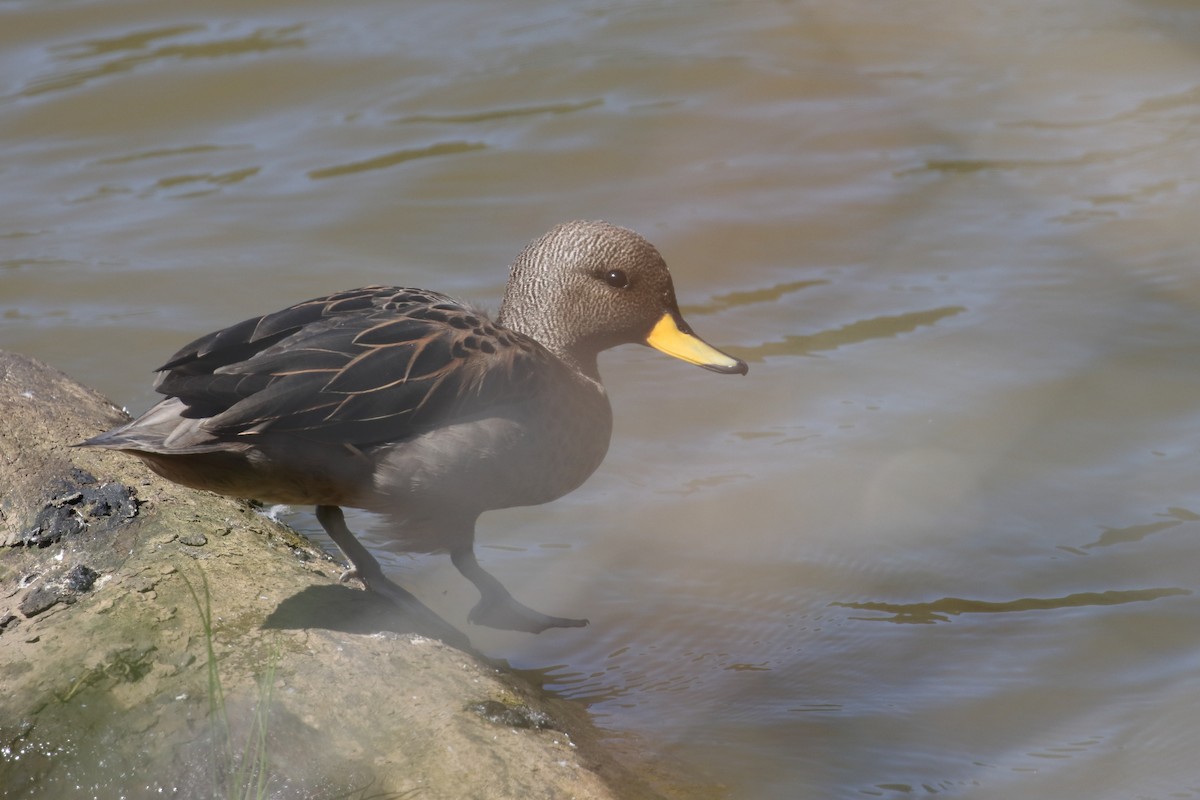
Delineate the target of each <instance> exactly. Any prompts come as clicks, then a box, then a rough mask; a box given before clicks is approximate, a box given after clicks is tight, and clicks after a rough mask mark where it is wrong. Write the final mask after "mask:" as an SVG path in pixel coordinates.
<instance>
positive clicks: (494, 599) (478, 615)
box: [450, 542, 588, 633]
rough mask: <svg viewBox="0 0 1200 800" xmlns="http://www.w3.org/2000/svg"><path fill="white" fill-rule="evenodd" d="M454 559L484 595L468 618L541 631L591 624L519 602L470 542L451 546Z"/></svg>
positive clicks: (494, 625) (505, 627)
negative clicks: (482, 562)
mask: <svg viewBox="0 0 1200 800" xmlns="http://www.w3.org/2000/svg"><path fill="white" fill-rule="evenodd" d="M450 560H451V561H453V562H454V566H456V567H458V571H459V572H461V573H462V574H463V575H464V576H465V577H466V578H467V579H468V580H470V581H471V583H473V584H475V588H477V589H479V594H480V595H482V597H481V598H480V600H479V603H477V604H476V606H475V607H474V608H472V609H471V613H470V614H468V615H467V620H468V621H470V622H473V623H475V624H476V625H486V626H488V627H489V628H500V629H501V630H509V631H525V632H527V633H541V632H542V631H544V630H546V629H547V628H582V627H583V626H584V625H587V624H588V621H587V620H586V619H569V618H567V617H551V616H549V615H548V614H543V613H541V612H539V611H534V610H533V609H532V608H529V607H528V606H524V605H521V604H520V603H518V602H517V601H516V600H514V599H513V596H512V595H511V594H509V593H508V590H507V589H505V588H504V585H503V584H502V583H500V581H498V580H496V577H495V576H494V575H492V574H491V573H489V572H487V571H486V570H484V568H483V567H481V566H479V562H478V561H476V560H475V548H474V546H473V545H472V544H471V543H470V542H468V543H467V544H465V545H461V546H459V547H456V548H454V549H453V550H451V551H450Z"/></svg>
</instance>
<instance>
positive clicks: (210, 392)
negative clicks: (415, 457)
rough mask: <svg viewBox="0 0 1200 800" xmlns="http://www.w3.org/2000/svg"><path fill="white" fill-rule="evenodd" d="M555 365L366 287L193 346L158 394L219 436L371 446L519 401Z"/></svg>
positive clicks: (443, 310)
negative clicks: (275, 437)
mask: <svg viewBox="0 0 1200 800" xmlns="http://www.w3.org/2000/svg"><path fill="white" fill-rule="evenodd" d="M554 365H555V359H554V358H553V356H551V355H550V354H549V353H548V352H547V351H546V350H545V349H544V348H542V347H541V345H539V344H537V343H536V342H534V341H533V340H531V339H528V338H526V337H524V336H520V335H518V334H515V333H513V332H511V331H507V330H505V329H503V328H498V327H497V326H495V325H494V324H493V323H492V322H490V321H489V320H487V319H486V318H485V317H483V316H482V315H481V314H479V313H478V312H476V311H473V310H472V309H470V308H468V307H466V306H464V305H462V304H460V303H458V302H457V301H455V300H453V299H452V298H450V297H447V296H446V295H441V294H437V293H435V292H425V291H421V290H415V289H399V288H395V287H367V288H364V289H356V290H353V291H349V292H342V293H339V294H335V295H329V296H328V297H321V298H316V299H314V300H310V301H307V302H304V303H299V304H297V305H295V306H292V307H290V308H286V309H283V310H282V311H278V312H275V313H274V314H268V315H265V316H262V317H256V318H254V319H250V320H246V321H245V322H242V323H239V324H237V325H233V326H231V327H229V328H225V329H223V330H220V331H216V332H215V333H212V334H209V335H208V336H205V337H202V338H200V339H197V340H196V341H195V342H192V343H191V344H190V345H188V346H187V347H184V348H183V349H182V350H180V351H179V352H178V353H176V354H175V355H174V356H173V357H172V358H171V360H170V361H168V362H167V363H166V364H165V365H163V367H162V368H161V369H160V371H161V374H160V377H159V379H158V381H157V382H156V384H155V388H156V389H157V390H158V391H160V392H161V393H163V394H165V395H168V396H172V397H178V398H179V399H180V400H182V401H183V402H184V403H185V404H186V405H187V407H188V410H187V411H186V412H185V416H188V417H194V418H205V417H207V418H208V419H207V420H206V421H205V423H204V425H203V427H204V429H205V430H207V431H209V432H210V433H211V434H212V435H214V436H217V437H220V438H226V437H230V438H232V437H238V436H244V435H253V434H259V433H265V432H270V433H272V434H279V433H290V434H295V435H298V436H303V437H305V438H307V439H311V440H315V441H326V442H339V443H340V442H344V443H349V444H354V445H356V446H368V445H371V444H376V443H380V442H386V441H399V440H402V439H405V438H408V437H409V436H412V435H414V434H416V433H419V432H421V431H424V430H430V429H432V428H435V427H439V426H441V425H445V424H448V423H449V422H452V421H454V420H456V419H464V418H469V417H473V416H478V415H479V414H481V413H487V410H488V409H489V408H494V407H497V406H504V405H507V404H511V403H515V402H519V401H520V399H521V398H522V397H523V396H525V395H527V394H528V393H529V392H531V391H536V386H535V385H534V384H533V382H532V381H531V377H532V376H535V375H537V374H539V373H540V372H541V371H542V369H544V368H545V367H547V366H549V367H551V368H553V366H554Z"/></svg>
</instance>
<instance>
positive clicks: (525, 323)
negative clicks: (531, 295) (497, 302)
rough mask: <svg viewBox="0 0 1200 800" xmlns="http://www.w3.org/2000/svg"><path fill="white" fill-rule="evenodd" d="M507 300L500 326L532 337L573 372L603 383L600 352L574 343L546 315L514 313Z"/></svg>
mask: <svg viewBox="0 0 1200 800" xmlns="http://www.w3.org/2000/svg"><path fill="white" fill-rule="evenodd" d="M507 300H508V299H507V298H506V301H505V303H504V304H503V305H502V306H501V307H500V313H499V314H497V315H496V322H497V323H498V324H500V325H502V326H504V327H505V328H508V329H509V330H510V331H514V332H516V333H520V334H523V335H525V336H528V337H529V338H530V339H533V340H534V341H535V342H537V343H538V344H540V345H541V346H542V347H544V348H546V349H547V350H549V351H550V352H551V353H553V354H554V355H555V356H557V357H558V359H559V360H560V361H562V362H563V363H564V364H566V365H567V366H568V367H570V368H571V369H572V370H573V371H575V372H578V373H580V374H582V375H586V376H587V377H589V378H591V379H592V380H594V381H596V382H597V383H599V382H600V369H599V367H598V365H597V363H596V359H597V356H599V355H600V353H599V351H598V350H596V349H594V348H590V347H587V346H586V345H581V344H580V343H579V342H572V341H571V340H570V339H569V338H568V337H567V336H566V334H565V332H564V331H563V330H562V329H561V328H560V327H558V326H555V325H554V324H553V323H552V322H551V321H549V320H547V319H546V318H545V316H544V315H541V314H536V313H534V314H521V313H512V309H511V308H510V307H509V303H508V302H507Z"/></svg>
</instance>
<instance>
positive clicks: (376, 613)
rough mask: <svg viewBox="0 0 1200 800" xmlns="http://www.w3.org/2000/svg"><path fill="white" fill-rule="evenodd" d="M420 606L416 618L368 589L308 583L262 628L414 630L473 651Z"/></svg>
mask: <svg viewBox="0 0 1200 800" xmlns="http://www.w3.org/2000/svg"><path fill="white" fill-rule="evenodd" d="M421 608H422V609H423V613H422V615H421V616H422V618H421V619H417V618H414V615H412V614H409V613H407V612H405V611H403V610H401V609H400V608H398V607H397V606H396V605H394V604H393V603H390V602H389V601H387V600H386V599H384V598H382V597H379V596H378V595H375V594H372V593H370V592H364V591H360V590H358V589H352V588H350V587H348V586H309V587H306V588H305V589H302V590H301V591H299V592H297V593H296V594H294V595H292V596H291V597H289V598H287V599H286V600H284V601H283V602H281V603H280V604H279V605H278V606H277V607H276V609H275V610H274V611H272V612H271V613H270V614H269V615H268V616H267V618H266V620H265V621H264V622H263V624H262V627H263V628H264V629H266V630H270V629H277V630H302V629H305V628H324V629H326V630H331V631H340V632H342V633H355V634H372V633H380V632H383V631H387V632H390V633H400V634H411V633H415V634H419V635H421V636H426V637H429V638H431V639H440V640H441V641H443V642H445V643H446V644H448V645H450V646H451V647H454V648H457V649H459V650H463V651H465V652H469V653H474V652H475V651H474V648H472V647H471V641H470V639H468V638H467V636H466V634H464V633H462V632H461V631H460V630H458V629H457V628H455V627H454V626H453V625H451V624H450V623H449V622H446V621H445V620H443V619H442V618H441V617H439V616H437V615H436V614H434V613H433V611H431V610H429V609H428V608H425V607H424V606H422V607H421Z"/></svg>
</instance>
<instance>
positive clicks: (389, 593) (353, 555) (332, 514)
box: [317, 506, 471, 649]
mask: <svg viewBox="0 0 1200 800" xmlns="http://www.w3.org/2000/svg"><path fill="white" fill-rule="evenodd" d="M317 521H318V522H320V523H321V527H322V528H324V529H325V532H326V533H328V534H329V538H330V539H333V541H334V544H336V545H337V546H338V548H339V549H340V550H341V551H342V553H344V554H345V556H346V558H348V559H349V560H350V566H351V569H350V571H349V572H348V573H346V575H343V576H342V577H343V580H344V579H345V578H346V577H348V576H350V575H353V576H354V577H357V578H358V579H359V580H361V581H362V582H363V584H364V585H365V586H366V587H367V589H368V590H370V591H372V592H374V593H375V594H378V595H380V596H381V597H385V598H387V599H388V600H390V601H391V602H392V603H394V604H395V605H397V606H399V607H400V609H401V610H403V611H404V612H405V613H406V614H408V615H409V616H410V617H411V618H412V620H413V621H414V622H417V623H420V624H421V625H422V626H423V627H424V628H426V629H427V632H428V633H429V635H430V636H435V637H437V638H439V639H441V640H442V641H444V642H445V643H446V644H448V645H451V646H452V647H457V648H460V649H470V647H471V643H470V641H468V640H467V637H466V636H464V635H463V634H462V633H461V632H460V631H459V630H457V629H456V628H455V627H454V626H453V625H451V624H450V623H448V622H446V621H445V620H444V619H442V618H441V617H439V616H438V615H437V614H435V613H433V612H432V611H430V610H429V609H428V608H426V607H425V605H424V604H423V603H422V602H421V601H420V600H418V599H417V598H416V597H415V596H414V595H413V594H412V593H411V592H409V591H407V590H406V589H404V588H403V587H401V586H400V585H399V584H397V583H394V582H392V581H391V580H389V579H388V577H387V576H386V575H384V574H383V568H382V567H381V566H379V562H378V561H376V560H375V556H373V555H371V553H370V551H368V550H367V548H365V547H363V545H362V542H360V541H358V539H356V538H355V537H354V534H353V533H351V532H350V529H349V528H348V527H346V517H345V515H343V514H342V509H341V508H339V507H337V506H317Z"/></svg>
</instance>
